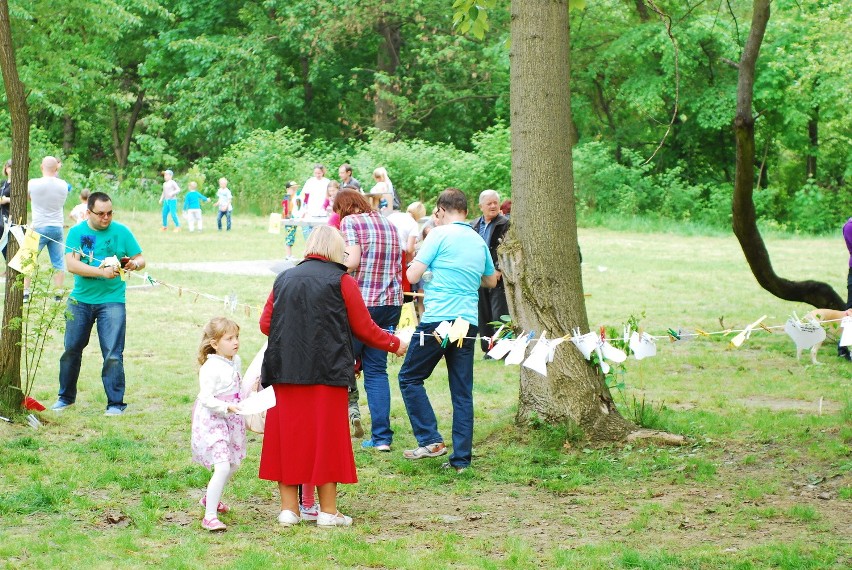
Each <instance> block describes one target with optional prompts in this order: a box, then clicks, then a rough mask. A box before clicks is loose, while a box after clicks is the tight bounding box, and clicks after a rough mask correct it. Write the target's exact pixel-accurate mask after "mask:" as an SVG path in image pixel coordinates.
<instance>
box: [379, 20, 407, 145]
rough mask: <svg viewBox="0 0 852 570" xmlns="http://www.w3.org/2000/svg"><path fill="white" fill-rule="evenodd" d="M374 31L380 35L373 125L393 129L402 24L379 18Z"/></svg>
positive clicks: (388, 129) (395, 114)
mask: <svg viewBox="0 0 852 570" xmlns="http://www.w3.org/2000/svg"><path fill="white" fill-rule="evenodd" d="M376 31H378V33H379V35H380V36H381V37H382V42H381V44H379V51H378V57H377V62H376V65H377V68H378V71H379V73H378V74H377V76H376V94H375V97H376V108H375V109H376V114H375V116H374V117H373V125H374V126H375V127H376V128H377V129H380V130H382V131H393V129H394V127H395V126H396V119H397V110H396V102H395V100H394V99H395V98H396V97H397V96H398V95H399V83H398V81H397V80H396V69H397V67H399V50H400V48H401V47H402V24H401V23H399V22H388V21H386V20H384V19H383V20H381V21H379V23H378V24H377V25H376Z"/></svg>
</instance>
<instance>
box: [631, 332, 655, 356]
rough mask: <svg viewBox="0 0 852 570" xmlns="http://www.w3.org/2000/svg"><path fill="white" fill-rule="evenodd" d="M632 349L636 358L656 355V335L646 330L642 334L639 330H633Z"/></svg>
mask: <svg viewBox="0 0 852 570" xmlns="http://www.w3.org/2000/svg"><path fill="white" fill-rule="evenodd" d="M630 350H632V351H633V356H634V357H635V358H636V360H642V359H643V358H648V357H650V356H656V354H657V343H656V342H654V337H652V336H651V335H649V334H648V333H646V332H643V333H642V335H641V336H640V335H639V333H638V332H636V331H633V334H631V335H630Z"/></svg>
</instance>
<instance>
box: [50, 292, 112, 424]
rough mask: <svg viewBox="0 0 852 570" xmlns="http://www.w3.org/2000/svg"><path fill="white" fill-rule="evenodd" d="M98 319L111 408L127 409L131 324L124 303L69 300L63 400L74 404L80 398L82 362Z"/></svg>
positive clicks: (62, 367) (62, 366) (61, 380)
mask: <svg viewBox="0 0 852 570" xmlns="http://www.w3.org/2000/svg"><path fill="white" fill-rule="evenodd" d="M95 321H97V323H98V340H99V341H100V345H101V354H102V355H103V357H104V365H103V369H102V370H101V379H102V380H103V384H104V392H106V396H107V408H110V407H117V408H121V409H122V410H123V409H124V408H126V407H127V404H125V403H124V331H125V328H126V325H127V312H126V310H125V306H124V303H101V304H97V305H90V304H88V303H80V302H77V301H75V300H74V299H69V300H68V314H67V316H66V319H65V352H64V353H62V357H61V358H60V359H59V400H61V401H62V402H65V403H66V404H73V403H74V401H75V400H76V399H77V380H78V379H79V377H80V362H81V361H82V359H83V349H84V348H86V346H87V345H88V344H89V339H90V337H91V335H92V325H93V324H94V323H95Z"/></svg>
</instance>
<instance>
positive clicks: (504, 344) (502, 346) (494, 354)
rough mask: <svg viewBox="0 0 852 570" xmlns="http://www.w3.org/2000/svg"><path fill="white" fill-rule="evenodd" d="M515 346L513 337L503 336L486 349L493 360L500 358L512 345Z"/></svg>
mask: <svg viewBox="0 0 852 570" xmlns="http://www.w3.org/2000/svg"><path fill="white" fill-rule="evenodd" d="M513 346H515V339H513V338H503V339H500V340H498V341H497V344H495V345H494V347H493V348H492V349H491V350H489V351H488V353H487V354H488V356H490V357H491V358H493V359H494V360H500V359H501V358H503V357H504V356H506V355H507V354H509V351H510V350H512V347H513Z"/></svg>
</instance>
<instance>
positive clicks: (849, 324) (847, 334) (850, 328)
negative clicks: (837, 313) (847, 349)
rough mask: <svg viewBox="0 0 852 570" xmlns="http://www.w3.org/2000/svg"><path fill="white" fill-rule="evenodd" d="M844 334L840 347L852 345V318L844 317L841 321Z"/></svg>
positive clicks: (841, 336) (841, 337)
mask: <svg viewBox="0 0 852 570" xmlns="http://www.w3.org/2000/svg"><path fill="white" fill-rule="evenodd" d="M840 326H841V327H843V334H842V335H840V343H839V344H840V346H849V345H852V317H843V319H841V321H840Z"/></svg>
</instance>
